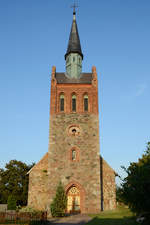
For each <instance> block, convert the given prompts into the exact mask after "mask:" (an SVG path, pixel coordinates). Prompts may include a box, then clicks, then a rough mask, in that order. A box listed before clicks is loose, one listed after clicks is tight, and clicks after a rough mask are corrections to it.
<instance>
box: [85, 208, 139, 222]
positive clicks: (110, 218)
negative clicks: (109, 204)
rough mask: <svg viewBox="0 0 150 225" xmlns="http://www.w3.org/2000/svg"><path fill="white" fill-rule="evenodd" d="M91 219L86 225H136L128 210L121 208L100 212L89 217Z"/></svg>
mask: <svg viewBox="0 0 150 225" xmlns="http://www.w3.org/2000/svg"><path fill="white" fill-rule="evenodd" d="M90 216H92V217H93V219H92V220H91V221H90V222H88V223H87V224H86V225H137V224H138V223H137V222H136V221H135V218H134V216H133V214H132V213H131V212H130V210H129V209H127V208H124V207H121V208H118V209H116V210H113V211H105V212H101V213H100V214H98V215H90Z"/></svg>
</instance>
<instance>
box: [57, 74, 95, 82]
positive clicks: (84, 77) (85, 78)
mask: <svg viewBox="0 0 150 225" xmlns="http://www.w3.org/2000/svg"><path fill="white" fill-rule="evenodd" d="M55 78H56V80H57V83H58V84H91V83H92V73H81V75H80V78H72V79H71V78H68V77H67V76H66V75H65V73H56V75H55Z"/></svg>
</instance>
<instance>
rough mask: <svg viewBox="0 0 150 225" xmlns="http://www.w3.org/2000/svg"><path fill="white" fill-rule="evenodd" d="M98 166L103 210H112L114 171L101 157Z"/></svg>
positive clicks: (114, 196)
mask: <svg viewBox="0 0 150 225" xmlns="http://www.w3.org/2000/svg"><path fill="white" fill-rule="evenodd" d="M100 168H101V193H102V200H103V210H112V209H115V208H116V183H115V171H114V170H113V169H112V168H111V167H110V166H109V165H108V163H107V162H106V161H105V160H104V159H103V158H102V157H100Z"/></svg>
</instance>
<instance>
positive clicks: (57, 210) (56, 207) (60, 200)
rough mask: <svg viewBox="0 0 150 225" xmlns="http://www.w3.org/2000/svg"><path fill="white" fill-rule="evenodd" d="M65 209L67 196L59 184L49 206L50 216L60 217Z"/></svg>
mask: <svg viewBox="0 0 150 225" xmlns="http://www.w3.org/2000/svg"><path fill="white" fill-rule="evenodd" d="M66 208H67V196H66V194H65V190H64V188H63V185H62V183H61V182H60V183H59V185H58V187H57V190H56V196H55V198H54V199H53V201H52V203H51V205H50V210H51V214H52V216H53V217H62V216H64V215H65V211H66Z"/></svg>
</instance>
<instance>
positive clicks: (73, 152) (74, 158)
mask: <svg viewBox="0 0 150 225" xmlns="http://www.w3.org/2000/svg"><path fill="white" fill-rule="evenodd" d="M74 160H76V150H72V161H74Z"/></svg>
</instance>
